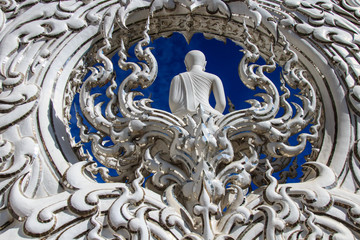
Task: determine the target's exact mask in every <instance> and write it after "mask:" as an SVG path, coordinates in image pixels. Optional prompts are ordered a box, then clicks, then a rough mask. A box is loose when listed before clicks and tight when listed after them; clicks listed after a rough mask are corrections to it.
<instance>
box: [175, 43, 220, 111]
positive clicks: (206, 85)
mask: <svg viewBox="0 0 360 240" xmlns="http://www.w3.org/2000/svg"><path fill="white" fill-rule="evenodd" d="M205 65H206V59H205V55H204V54H203V53H202V52H200V51H198V50H193V51H190V52H189V53H188V54H186V56H185V66H186V70H187V72H184V73H181V74H179V75H177V76H175V77H174V78H173V79H172V81H171V86H170V95H169V105H170V109H171V112H172V113H173V114H175V115H176V116H178V117H181V118H182V117H184V116H186V115H187V114H189V115H190V116H192V115H193V114H195V113H196V112H197V108H198V107H199V105H201V106H202V108H203V110H204V113H205V114H208V115H210V114H211V115H216V116H222V112H223V111H224V109H225V106H226V100H225V93H224V87H223V85H222V82H221V80H220V78H219V77H217V76H216V75H214V74H211V73H207V72H205ZM211 91H213V93H214V96H215V100H216V106H215V109H214V108H213V107H212V106H211V105H210V104H209V97H210V93H211Z"/></svg>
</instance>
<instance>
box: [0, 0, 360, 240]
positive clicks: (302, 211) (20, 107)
mask: <svg viewBox="0 0 360 240" xmlns="http://www.w3.org/2000/svg"><path fill="white" fill-rule="evenodd" d="M0 7H1V11H0V29H1V31H0V39H1V41H0V64H1V68H0V81H1V85H0V89H1V93H0V131H1V138H0V206H1V208H0V229H1V232H0V239H15V238H17V239H29V238H34V239H45V238H46V239H60V240H61V239H65V240H68V239H166V240H168V239H207V240H208V239H360V197H359V196H360V195H359V188H360V140H359V134H358V132H359V131H358V129H359V126H360V125H359V120H358V119H359V113H360V101H359V99H360V97H359V94H360V91H359V90H358V89H359V84H358V79H359V77H360V70H359V65H360V63H359V62H360V61H359V59H360V53H359V46H360V42H359V39H360V38H359V36H360V24H359V22H360V11H359V9H360V5H359V3H358V2H357V1H352V0H344V1H340V2H332V1H330V0H322V1H318V0H308V1H298V0H286V1H275V0H259V1H253V0H248V1H221V0H194V1H187V0H176V1H175V0H154V1H145V0H144V1H142V0H136V1H125V0H123V1H118V0H109V1H100V0H99V1H98V0H94V1H75V0H73V1H60V2H59V1H33V0H25V1H16V0H14V1H10V0H9V1H8V0H4V1H2V2H1V3H0ZM173 32H180V33H182V34H183V35H184V36H185V38H187V40H189V39H190V38H191V36H192V34H194V33H195V32H202V33H204V34H205V35H206V37H208V38H216V39H219V40H226V39H228V40H232V41H235V42H236V43H238V44H239V45H241V46H242V47H243V49H244V50H243V51H244V57H243V58H242V59H241V61H240V63H239V67H238V71H239V76H240V79H241V81H242V82H243V83H244V85H245V86H246V87H248V88H249V89H255V88H259V89H260V90H261V94H260V97H261V98H262V100H259V98H258V100H250V101H249V103H250V104H251V107H250V108H247V109H242V110H237V111H233V112H231V113H229V114H226V115H224V116H222V115H221V112H222V109H223V108H222V107H220V106H221V105H223V104H224V94H223V93H222V87H220V86H218V87H217V91H218V94H216V93H215V95H218V97H217V98H218V99H217V100H218V101H217V102H218V103H219V107H215V109H216V110H217V111H218V112H219V114H218V113H217V112H215V113H214V112H212V111H215V110H214V109H212V108H210V107H209V106H207V103H208V99H207V97H208V92H209V91H206V94H205V92H204V95H203V96H204V98H201V99H196V97H194V98H193V99H195V101H194V102H195V104H194V105H192V106H190V107H189V109H186V113H180V114H179V116H180V117H179V116H176V115H174V114H171V113H169V112H166V111H163V110H160V109H155V108H152V107H151V106H150V105H149V104H148V102H149V101H151V100H150V99H147V98H140V99H139V98H135V97H137V96H141V92H137V89H143V88H147V87H149V86H150V85H151V84H152V83H153V82H154V81H156V75H157V71H158V65H157V61H156V59H155V57H154V56H153V54H152V52H151V48H149V47H148V44H149V43H150V37H152V38H153V39H155V38H158V37H160V36H164V37H167V36H170V35H171V34H172V33H173ZM134 43H136V47H135V56H136V58H137V59H138V60H139V63H135V62H129V61H127V51H128V48H129V46H130V45H132V44H134ZM117 51H118V52H119V53H118V54H119V56H120V60H119V63H118V64H119V66H120V67H121V68H122V69H124V70H131V73H130V75H129V76H128V77H126V78H125V79H116V78H115V75H116V73H115V72H114V70H113V63H112V62H111V61H110V57H111V56H112V54H113V53H114V52H117ZM195 55H196V56H197V57H199V55H197V54H195ZM260 56H261V57H262V58H263V59H264V60H265V61H266V64H264V65H260V64H257V60H258V59H259V57H260ZM191 62H192V61H189V62H188V64H189V65H192V64H191ZM193 63H194V62H193ZM203 63H204V59H203V60H201V64H200V66H201V67H202V65H203ZM194 65H195V66H196V65H197V64H194ZM89 66H95V67H90V71H91V74H90V76H88V77H87V78H86V79H84V78H85V75H86V73H87V68H88V67H89ZM279 66H280V67H281V68H282V74H281V78H280V82H281V86H280V88H278V87H276V85H275V84H274V83H273V81H272V80H273V79H270V78H269V77H268V75H267V73H269V72H271V71H273V70H274V69H275V68H277V67H279ZM196 68H198V67H195V68H194V69H188V70H190V72H192V71H194V72H200V75H201V76H206V77H205V78H203V79H206V80H207V81H208V80H211V79H213V75H207V73H205V72H203V71H202V70H200V69H196ZM190 76H191V78H190V77H189V79H191V80H194V79H195V78H194V77H193V75H192V74H191V75H190ZM214 79H215V77H214ZM216 81H217V80H215V82H216ZM239 81H240V80H239ZM99 88H105V89H106V91H104V92H105V95H106V97H107V98H108V101H105V102H101V101H100V102H98V101H97V97H98V96H99V93H98V92H96V91H95V90H96V89H99ZM194 89H195V88H194ZM182 90H183V93H188V92H189V88H187V87H183V89H182ZM214 90H215V88H214ZM215 91H216V90H215ZM294 91H295V92H296V97H297V99H296V100H293V98H290V97H289V96H290V95H291V94H293V92H294ZM193 92H196V90H195V91H194V90H193ZM174 96H175V95H174ZM174 96H173V97H174ZM205 96H206V97H205ZM187 98H188V96H187V97H186V100H187ZM76 99H79V104H80V107H79V108H80V109H76V110H77V112H76V113H73V111H74V109H75V107H72V106H74V104H73V102H74V101H76ZM175 102H176V101H175ZM176 103H181V104H179V105H180V108H181V107H184V105H185V103H182V102H181V101H178V102H176ZM198 103H200V104H202V105H204V106H205V107H203V108H198V110H197V111H196V112H194V108H196V107H197V106H196V105H197V104H198ZM173 107H174V109H173V111H174V113H176V112H177V106H176V105H175V106H174V105H173ZM204 111H205V112H204ZM188 112H190V114H189V115H188V114H187V113H188ZM209 112H210V113H214V114H208V113H209ZM72 115H76V117H77V123H76V124H77V125H78V127H79V133H78V134H76V135H75V134H74V132H71V133H70V130H69V126H68V125H69V124H73V123H70V122H71V121H73V119H71V116H72ZM209 115H211V116H209ZM73 137H74V138H73ZM109 139H110V143H111V144H109ZM294 139H295V141H292V140H294ZM87 143H89V144H90V145H91V148H92V150H91V151H92V154H93V155H94V157H95V158H96V161H95V160H94V159H93V158H92V157H91V155H90V154H89V153H86V152H84V149H83V148H82V145H83V144H87ZM306 145H311V147H312V153H311V155H310V156H308V158H307V161H308V162H307V163H305V164H304V165H303V167H304V168H306V170H304V171H303V173H304V178H303V179H302V181H301V182H299V183H289V182H286V178H287V176H292V174H293V172H294V165H293V163H294V162H295V160H294V159H293V158H294V157H296V156H298V155H299V154H300V153H301V152H302V151H303V150H304V149H305V147H306ZM286 168H289V171H283V172H282V174H280V179H276V178H274V177H273V176H272V172H273V171H276V172H279V171H282V170H284V169H286ZM109 169H114V170H115V171H116V173H117V176H113V175H110V174H109ZM95 175H97V176H99V175H100V176H101V178H102V179H103V180H104V183H100V182H97V181H95ZM150 175H152V176H150ZM145 176H146V177H148V176H150V177H149V178H148V180H147V181H146V182H145ZM144 182H145V185H144V186H143V183H144ZM251 183H254V184H256V185H258V186H259V188H258V189H257V190H255V191H252V190H251V188H250V187H249V185H250V184H251Z"/></svg>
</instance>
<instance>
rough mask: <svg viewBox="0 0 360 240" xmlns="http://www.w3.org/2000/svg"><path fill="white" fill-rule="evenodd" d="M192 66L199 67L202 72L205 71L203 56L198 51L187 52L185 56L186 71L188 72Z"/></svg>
mask: <svg viewBox="0 0 360 240" xmlns="http://www.w3.org/2000/svg"><path fill="white" fill-rule="evenodd" d="M194 65H198V66H201V67H202V68H203V70H205V66H206V58H205V55H204V54H203V53H202V52H200V51H198V50H192V51H190V52H188V53H187V54H186V56H185V66H186V69H188V70H190V69H191V67H192V66H194Z"/></svg>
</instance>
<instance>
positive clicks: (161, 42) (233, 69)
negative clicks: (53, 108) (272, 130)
mask: <svg viewBox="0 0 360 240" xmlns="http://www.w3.org/2000/svg"><path fill="white" fill-rule="evenodd" d="M150 46H151V47H153V48H154V49H153V50H152V53H153V54H154V56H155V58H156V59H157V61H158V65H159V71H158V76H157V78H156V80H155V82H154V83H153V85H152V86H150V87H149V88H148V89H143V90H141V92H143V94H144V96H145V97H149V96H150V95H151V99H152V100H153V101H154V102H153V103H152V107H154V108H158V109H162V110H165V111H170V108H169V104H168V98H169V88H170V83H171V80H172V78H173V77H174V76H176V75H177V74H179V73H181V72H184V71H186V68H185V64H184V58H185V55H186V54H187V52H189V51H191V50H200V51H202V52H203V53H204V54H205V56H206V59H207V66H206V71H207V72H210V73H213V74H215V75H217V76H218V77H220V79H221V80H222V82H223V85H224V90H225V95H226V97H229V98H230V99H231V101H232V102H233V104H234V105H235V108H236V109H237V110H238V109H244V108H248V107H250V105H249V104H248V103H246V102H245V101H246V100H249V99H254V98H255V99H258V100H260V101H261V100H262V99H260V98H257V97H254V95H255V94H256V93H258V92H262V90H259V89H257V90H255V91H254V90H250V89H248V88H246V87H245V85H244V84H243V83H242V81H241V80H240V78H239V75H238V65H239V62H240V60H241V58H242V56H243V53H242V52H241V49H242V48H241V47H240V46H238V45H236V44H235V43H234V42H232V41H230V40H228V41H227V42H226V43H224V42H221V41H218V40H215V39H212V40H208V39H205V37H204V36H203V35H202V34H195V35H194V36H193V38H192V40H191V41H190V44H188V43H187V42H186V40H185V38H184V37H183V36H182V35H181V34H178V33H174V34H173V35H172V37H170V38H159V39H157V40H155V41H153V42H152V43H151V44H150ZM129 54H130V58H128V61H133V62H137V61H138V60H137V59H136V58H135V57H134V46H133V47H131V48H130V49H129ZM118 60H119V56H118V54H115V55H114V57H113V58H112V62H113V64H114V69H115V71H116V75H117V82H118V85H120V82H121V81H122V80H123V79H124V78H126V76H127V75H128V74H129V73H130V70H129V71H127V72H125V71H122V70H121V69H120V68H119V66H118V64H117V62H118ZM258 63H259V64H265V61H264V60H263V59H259V61H258ZM280 71H281V67H278V68H277V69H276V70H275V71H274V72H273V73H271V74H268V77H269V78H270V79H271V80H272V81H273V82H274V83H275V85H276V86H277V87H278V89H279V85H280ZM88 75H89V74H88ZM85 79H86V77H85ZM108 86H109V84H108V85H106V86H104V87H102V88H101V89H100V88H95V89H93V91H92V92H103V93H104V92H105V90H106V88H107V87H108ZM291 91H292V94H296V93H298V90H292V89H291ZM78 98H79V96H78V94H77V95H76V96H75V99H74V102H73V106H72V109H71V114H72V119H71V124H70V127H71V133H72V135H73V136H75V140H76V141H79V140H80V138H79V137H78V136H79V129H78V128H77V127H76V118H75V115H76V112H77V111H78V109H80V107H79V100H78ZM290 100H291V101H294V102H297V103H298V104H300V105H302V103H301V101H300V100H299V99H298V98H296V97H292V98H291V99H290ZM97 101H98V102H100V101H105V102H107V101H108V99H107V98H106V96H105V94H103V96H101V97H99V98H98V99H97ZM214 102H215V101H214V99H213V97H212V98H211V99H210V103H212V105H213V106H214V105H215V103H214ZM105 106H106V104H104V105H103V107H105ZM227 112H228V106H227V107H226V110H225V112H224V113H227ZM279 114H281V111H280V113H279ZM84 122H85V123H86V121H84ZM89 127H90V126H89ZM90 130H92V131H95V129H92V128H91V127H90ZM290 142H291V143H292V144H294V145H295V144H296V143H297V141H296V136H294V137H292V139H290ZM109 144H111V143H109ZM90 146H91V145H90V143H87V144H84V148H85V150H88V151H89V152H90V153H91V147H90ZM310 152H311V147H310V144H308V147H307V148H306V149H305V151H304V152H303V153H302V154H300V155H299V156H298V164H299V167H298V168H297V172H298V177H297V178H296V179H288V182H298V181H299V177H300V176H301V175H302V173H301V164H302V163H304V162H305V159H304V156H305V155H308V154H310ZM112 174H115V171H112ZM274 176H275V177H279V173H275V174H274ZM99 181H101V180H100V179H99Z"/></svg>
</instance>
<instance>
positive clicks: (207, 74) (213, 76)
mask: <svg viewBox="0 0 360 240" xmlns="http://www.w3.org/2000/svg"><path fill="white" fill-rule="evenodd" d="M204 74H205V76H206V77H207V78H209V79H211V80H212V81H218V80H220V78H219V77H218V76H216V75H215V74H212V73H208V72H204Z"/></svg>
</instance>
